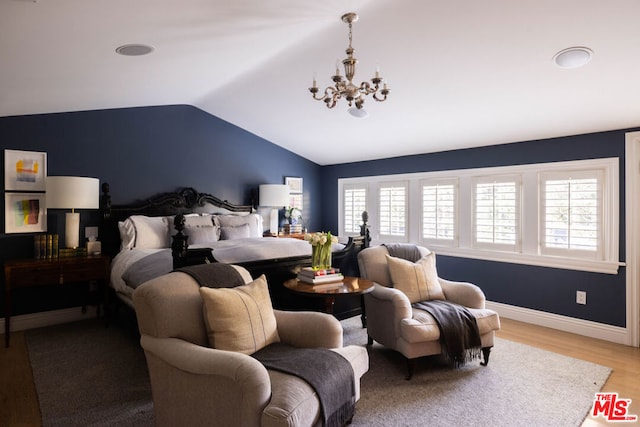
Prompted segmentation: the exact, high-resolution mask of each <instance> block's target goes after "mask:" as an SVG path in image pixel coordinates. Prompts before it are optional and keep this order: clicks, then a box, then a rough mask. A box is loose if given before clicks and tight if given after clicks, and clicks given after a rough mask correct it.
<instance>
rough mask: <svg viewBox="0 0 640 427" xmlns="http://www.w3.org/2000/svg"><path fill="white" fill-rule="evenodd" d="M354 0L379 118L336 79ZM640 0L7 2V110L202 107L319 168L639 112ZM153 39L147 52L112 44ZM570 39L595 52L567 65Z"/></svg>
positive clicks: (634, 121)
mask: <svg viewBox="0 0 640 427" xmlns="http://www.w3.org/2000/svg"><path fill="white" fill-rule="evenodd" d="M350 11H355V12H357V13H358V14H359V16H360V20H359V21H358V22H357V23H355V24H354V29H353V47H354V48H355V57H356V58H358V59H359V60H360V64H359V66H358V68H357V71H356V76H355V78H354V81H355V82H356V83H359V82H361V81H363V80H368V79H370V78H371V77H372V76H373V73H374V72H375V69H376V66H379V67H380V70H381V74H382V75H383V77H385V78H386V79H387V81H388V83H389V86H390V88H391V89H392V92H391V94H390V95H389V99H388V100H387V101H386V102H383V103H379V102H375V101H374V100H373V99H369V100H367V102H366V104H365V108H366V109H367V111H368V112H369V117H368V118H366V119H357V118H354V117H352V116H350V115H349V114H347V112H346V109H347V107H346V103H345V101H344V100H342V101H341V103H340V104H338V106H336V108H334V109H332V110H329V109H327V108H326V107H325V106H324V103H323V102H321V101H314V100H312V99H311V95H310V94H309V92H308V90H307V89H308V87H309V86H310V85H311V80H312V76H313V74H314V72H315V73H317V80H318V85H319V86H321V88H324V87H325V86H327V85H329V83H331V81H330V76H331V75H332V74H333V72H334V70H335V63H336V60H337V59H340V60H342V59H343V58H344V57H345V53H344V49H345V48H346V47H347V44H348V39H347V30H348V28H347V25H346V24H344V23H343V22H342V21H341V20H340V16H341V15H342V14H343V13H345V12H350ZM638 17H640V1H638V0H610V1H602V0H519V1H513V0H485V1H482V2H479V1H469V0H466V1H463V0H440V1H434V0H428V1H415V0H375V1H373V0H322V1H317V0H316V1H312V0H227V1H223V0H136V1H131V0H37V1H35V2H34V1H32V0H0V116H13V115H23V114H37V113H52V112H65V111H80V110H95V109H106V108H121V107H134V106H149V105H168V104H190V105H194V106H196V107H198V108H201V109H202V110H205V111H207V112H209V113H211V114H213V115H215V116H218V117H220V118H222V119H224V120H226V121H228V122H231V123H233V124H235V125H237V126H240V127H242V128H244V129H246V130H248V131H250V132H252V133H254V134H256V135H259V136H261V137H263V138H265V139H267V140H269V141H271V142H273V143H275V144H277V145H280V146H282V147H284V148H286V149H289V150H291V151H293V152H295V153H297V154H299V155H301V156H303V157H306V158H308V159H310V160H312V161H314V162H316V163H318V164H321V165H326V164H334V163H344V162H350V161H357V160H368V159H376V158H383V157H393V156H399V155H407V154H416V153H427V152H434V151H443V150H448V149H456V148H465V147H474V146H481V145H492V144H501V143H507V142H515V141H524V140H533V139H542V138H549V137H555V136H564V135H574V134H580V133H588V132H594V131H603V130H612V129H622V128H628V127H636V126H640V102H638V95H640V76H639V75H638V70H640V25H638V23H637V20H638ZM129 43H143V44H149V45H152V46H153V47H154V48H155V51H154V52H153V53H152V54H150V55H147V56H140V57H125V56H121V55H118V54H116V53H115V48H116V47H118V46H120V45H123V44H129ZM570 46H587V47H589V48H591V49H592V50H593V51H594V52H595V54H594V58H593V60H592V61H591V62H590V63H589V64H587V65H586V66H585V67H583V68H580V69H574V70H564V69H560V68H557V67H555V66H554V65H553V63H552V60H551V59H552V57H553V55H554V54H555V53H556V52H558V51H560V50H562V49H564V48H567V47H570Z"/></svg>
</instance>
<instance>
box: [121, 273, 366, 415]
mask: <svg viewBox="0 0 640 427" xmlns="http://www.w3.org/2000/svg"><path fill="white" fill-rule="evenodd" d="M234 268H235V269H236V270H237V271H238V272H239V273H240V274H241V275H242V279H243V281H244V282H245V283H250V282H252V278H251V276H250V274H249V273H248V272H247V270H245V269H244V268H242V267H237V266H234ZM203 298H204V297H203V296H201V292H200V286H199V284H198V283H197V282H196V280H194V278H192V277H191V276H190V275H188V274H185V273H182V272H172V273H169V274H166V275H164V276H161V277H158V278H155V279H153V280H150V281H148V282H146V283H144V284H142V285H141V286H139V287H138V288H137V289H136V291H135V292H134V294H133V302H134V305H135V309H136V315H137V318H138V327H139V330H140V334H141V338H140V342H141V345H142V347H143V349H144V352H145V356H146V359H147V366H148V370H149V376H150V380H151V389H152V394H153V404H154V413H155V423H156V425H158V426H178V425H185V426H186V425H188V426H198V425H201V426H205V425H207V426H210V425H216V426H316V425H320V424H321V422H322V419H321V417H320V415H319V414H320V403H319V400H318V397H317V395H316V393H315V391H314V389H313V388H312V387H311V386H309V384H307V383H306V382H305V381H303V380H302V379H300V378H298V377H296V376H293V375H289V374H285V373H282V372H277V371H272V370H268V369H266V368H265V367H264V365H263V364H261V363H260V362H259V361H257V360H256V359H254V358H253V357H251V356H250V355H247V354H244V353H241V352H237V351H228V350H220V349H217V348H211V347H210V345H209V343H210V336H209V335H208V334H209V333H210V331H208V330H207V329H208V327H209V325H208V324H207V322H208V320H207V319H205V315H203V311H205V307H204V305H203V301H204V300H203ZM205 299H206V298H205ZM273 314H274V316H275V322H276V325H277V334H278V336H279V340H280V342H282V343H287V344H290V345H292V346H296V347H319V348H326V349H331V350H332V351H335V352H336V353H338V354H340V355H342V356H343V357H344V358H345V359H346V360H347V361H348V362H349V364H350V365H351V367H352V368H353V374H354V379H355V381H354V384H355V398H356V400H357V399H359V396H360V377H361V376H362V375H363V374H364V373H365V372H366V371H367V370H368V368H369V358H368V355H367V351H366V348H365V347H362V346H347V347H343V346H342V326H341V324H340V322H338V321H337V320H336V319H335V318H334V317H333V316H330V315H327V314H324V313H315V312H284V311H278V310H273Z"/></svg>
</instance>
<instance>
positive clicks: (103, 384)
mask: <svg viewBox="0 0 640 427" xmlns="http://www.w3.org/2000/svg"><path fill="white" fill-rule="evenodd" d="M25 337H26V342H27V348H28V350H29V358H30V361H31V369H32V371H33V378H34V382H35V385H36V392H37V393H38V401H39V403H40V412H41V413H42V424H43V426H60V427H62V426H65V427H66V426H138V425H153V403H152V400H151V385H150V383H149V375H148V373H147V367H146V361H145V358H144V352H143V351H142V349H141V348H140V345H139V341H138V337H137V336H136V334H135V333H134V331H131V330H125V329H123V328H122V327H119V326H117V325H113V326H111V327H109V328H106V327H105V325H104V321H103V320H94V319H92V320H84V321H81V322H74V323H68V324H64V325H56V326H51V327H47V328H40V329H32V330H29V331H27V332H26V333H25Z"/></svg>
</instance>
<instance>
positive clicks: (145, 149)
mask: <svg viewBox="0 0 640 427" xmlns="http://www.w3.org/2000/svg"><path fill="white" fill-rule="evenodd" d="M13 3H16V4H19V5H20V6H21V7H23V6H26V7H31V6H36V7H38V6H41V5H42V3H45V2H44V1H41V3H36V4H34V5H32V4H31V3H30V2H19V1H15V2H13ZM336 9H340V10H342V8H338V7H337V8H336ZM333 12H334V11H331V13H333ZM328 14H329V13H328V12H327V15H328ZM3 16H7V15H3ZM365 16H366V15H365ZM332 18H333V17H332ZM327 20H328V18H327ZM365 23H366V20H365V18H364V16H363V18H362V22H359V23H358V26H356V27H355V30H354V31H355V32H356V35H357V34H358V30H359V29H363V28H366V27H365V25H366V24H365ZM380 24H381V25H382V23H380ZM340 25H341V23H336V24H335V26H334V27H332V29H333V31H334V32H335V33H336V35H335V38H332V40H334V39H335V43H329V44H330V45H331V48H330V49H329V48H326V46H324V47H323V49H327V50H331V55H330V57H329V59H326V60H320V61H318V62H319V63H322V62H326V61H329V65H332V64H333V60H334V56H335V55H342V49H343V44H344V42H345V37H344V35H345V34H344V31H343V30H344V28H343V27H342V26H340ZM369 25H370V24H369ZM363 33H364V31H363ZM366 34H368V35H367V36H365V35H364V34H363V35H362V36H361V37H358V38H357V39H356V40H357V41H358V42H357V43H356V41H354V43H356V44H355V46H356V47H357V48H358V52H362V53H363V54H364V53H365V52H366V51H367V50H369V49H371V50H376V47H375V46H372V45H369V46H367V45H366V44H364V43H365V41H364V40H363V39H364V38H366V37H369V35H370V34H371V31H369V32H368V33H366ZM332 37H333V36H332ZM129 41H130V40H126V41H124V42H129ZM379 55H380V58H379V60H380V62H381V65H382V67H383V70H384V69H386V68H387V67H389V66H390V64H387V61H391V60H390V59H389V60H386V58H387V57H388V56H387V55H384V54H379ZM123 66H124V65H123ZM374 67H375V66H374ZM328 68H331V67H328ZM364 68H366V67H365V65H364V64H363V66H362V71H361V72H362V73H365V74H367V73H368V72H367V71H366V70H365V69H364ZM312 72H313V70H311V71H310V73H307V74H309V76H310V75H311V73H312ZM318 72H319V74H320V75H323V76H324V75H325V74H326V75H327V76H328V74H329V72H326V73H325V72H322V71H321V69H318ZM305 73H306V71H305ZM307 77H308V76H307V75H305V76H303V77H302V78H301V79H300V80H301V86H300V87H301V90H300V92H301V95H300V100H299V103H300V104H304V105H306V104H305V103H309V104H311V109H312V110H313V114H316V113H317V115H318V116H322V117H323V119H324V116H325V115H326V114H333V113H340V112H338V111H325V109H323V106H322V105H319V103H316V102H313V101H312V100H310V99H308V93H306V87H307V86H308V85H309V82H307V80H310V78H307ZM362 77H363V78H364V77H365V76H362ZM212 79H215V78H214V77H212ZM393 80H394V81H393V87H394V89H396V92H392V93H397V90H398V89H399V87H401V85H402V84H403V83H401V82H400V81H398V80H402V79H401V78H400V77H399V76H398V77H396V78H394V79H393ZM411 80H413V78H409V83H410V81H411ZM618 80H623V79H618ZM271 82H273V80H272V81H271ZM2 83H3V86H4V84H5V81H2ZM7 84H8V83H7ZM236 84H240V82H238V83H236ZM265 84H266V83H265ZM291 84H292V83H291ZM405 84H406V83H405ZM634 84H635V83H633V82H631V81H629V82H628V83H626V85H627V91H628V92H633V91H634V90H635V86H634ZM41 89H42V88H41ZM251 89H255V87H252V88H251ZM603 90H604V89H603ZM88 92H90V91H88ZM233 92H234V90H233V86H232V87H231V89H229V91H224V92H223V93H219V94H217V96H216V101H220V99H221V98H222V99H224V96H230V97H232V94H233ZM76 96H78V99H79V95H76ZM32 97H35V98H37V96H36V95H32ZM220 97H221V98H220ZM25 98H26V97H25ZM399 99H401V97H400V98H399ZM2 102H3V105H5V109H3V112H4V111H9V112H8V113H3V114H2V116H3V117H1V118H0V144H1V145H0V148H1V149H21V150H34V151H45V152H47V153H48V167H49V173H50V174H51V175H65V174H71V175H86V176H95V177H99V178H100V180H101V181H104V182H109V183H110V185H111V189H112V193H113V202H114V203H127V202H130V201H132V200H135V199H137V198H141V197H147V196H148V195H149V194H153V193H155V192H162V191H168V190H173V189H175V188H176V187H178V186H194V187H195V188H197V189H198V190H200V191H206V192H209V193H211V194H214V195H216V196H218V197H220V198H224V199H228V200H230V201H232V202H234V203H248V202H249V200H250V194H249V192H250V190H251V189H255V188H256V187H257V186H258V185H259V184H263V183H282V182H283V177H284V176H300V177H303V178H304V191H305V213H304V214H305V219H307V220H308V221H309V225H308V227H309V229H310V230H316V229H332V230H334V229H337V227H338V218H337V214H336V212H337V203H338V201H337V179H338V177H346V176H359V175H365V174H368V172H367V171H368V170H376V171H378V170H380V174H383V173H384V174H387V173H388V174H391V173H407V172H415V171H423V170H428V169H429V168H433V167H434V165H443V164H444V165H446V166H447V167H449V168H452V169H458V168H468V167H479V166H496V165H504V164H511V163H523V162H529V161H535V162H543V161H544V162H547V161H559V160H569V159H577V158H590V157H619V158H620V159H621V161H622V163H621V186H620V189H621V191H623V189H624V182H623V179H624V175H623V173H622V171H623V170H624V166H623V165H624V162H623V160H624V158H625V152H624V150H625V132H626V130H627V129H629V130H635V129H637V126H638V125H639V124H640V123H637V122H629V121H628V119H627V118H626V117H625V118H624V119H622V118H621V119H620V120H619V121H617V123H619V125H617V126H613V127H612V126H608V127H602V128H598V129H593V128H591V125H590V123H589V122H590V121H594V120H595V119H594V118H593V117H592V116H587V114H586V113H585V114H584V115H585V117H584V118H582V119H581V120H578V119H580V118H575V117H574V120H575V121H576V122H577V121H580V123H582V126H583V128H581V129H584V128H589V129H592V130H591V131H589V132H587V131H578V132H574V133H564V134H562V135H573V134H576V135H577V136H562V137H558V138H555V139H546V138H551V137H554V136H557V135H560V134H553V135H545V136H544V137H538V138H520V139H504V138H499V139H496V140H495V142H494V140H491V141H489V142H488V143H491V144H493V143H498V142H500V143H506V142H512V143H513V144H503V145H494V146H491V147H484V148H480V147H478V148H466V149H460V150H456V151H444V150H442V149H439V150H438V149H436V150H433V151H438V152H433V153H432V152H430V151H432V150H428V149H425V150H422V151H418V152H417V153H426V154H415V155H412V156H410V157H400V158H395V156H397V155H401V154H407V153H398V152H397V151H394V152H393V154H390V155H386V156H384V157H387V159H381V160H378V161H371V162H370V163H368V162H362V163H360V162H357V163H355V164H341V163H343V162H342V161H336V162H332V163H325V162H318V163H316V162H313V161H310V160H308V159H307V158H305V157H303V156H301V155H297V154H294V152H293V151H289V150H287V149H284V148H282V147H280V146H278V145H275V144H273V143H272V142H270V140H268V139H265V138H262V137H259V136H256V134H255V133H252V132H250V131H247V130H244V129H243V128H242V127H237V126H235V125H233V124H231V123H229V121H230V120H225V119H221V118H218V117H216V115H215V114H214V115H212V114H209V113H208V112H206V111H204V110H203V109H200V108H197V107H193V106H191V105H182V104H185V103H184V102H174V103H171V102H164V101H156V102H152V103H143V104H131V106H138V105H145V106H144V107H139V108H119V107H124V106H123V105H119V104H118V103H117V102H115V101H114V102H113V103H107V102H105V103H104V104H95V105H94V106H93V107H91V108H79V110H87V111H76V108H75V106H70V107H67V108H63V107H58V106H57V105H54V106H49V105H42V106H41V107H39V108H37V109H34V110H31V111H23V112H16V111H14V110H10V109H8V108H9V107H8V106H7V105H8V104H9V103H10V102H14V100H13V99H12V100H10V101H9V100H3V101H2ZM236 102H237V103H238V104H235V103H236ZM282 102H283V103H286V101H282ZM397 102H401V101H397ZM402 102H404V101H402ZM585 102H586V101H585ZM164 104H179V105H164ZM65 105H66V104H65ZM146 105H150V106H148V107H147V106H146ZM234 105H235V107H236V108H238V109H241V107H242V105H241V103H240V102H239V101H238V100H235V101H234ZM390 105H391V101H388V102H387V103H383V104H380V105H372V108H374V107H375V108H376V109H375V113H376V114H377V115H378V117H384V115H385V108H388V107H390ZM631 107H632V103H631V102H627V103H625V104H623V105H622V107H618V108H617V109H613V108H611V110H614V111H619V110H628V111H625V114H628V113H629V111H630V110H631V109H632V108H631ZM305 108H306V107H305ZM477 108H478V110H480V109H481V107H480V106H477ZM89 110H92V111H89ZM45 112H51V114H39V113H45ZM372 113H373V110H372ZM589 113H590V114H593V113H591V112H590V111H589ZM620 114H621V112H620ZM318 116H313V120H315V119H316V117H318ZM639 116H640V115H638V114H636V117H639ZM567 120H568V119H567ZM372 121H373V120H371V118H370V120H369V122H368V123H369V125H368V126H371V123H372ZM380 121H381V122H382V123H383V124H384V123H385V121H386V119H381V120H380ZM469 122H470V123H472V124H473V129H477V122H476V121H475V120H471V119H469ZM323 123H324V122H320V121H319V122H318V123H317V124H315V123H312V125H311V126H309V128H310V129H316V130H317V131H320V130H322V129H324V128H326V127H327V126H326V125H324V124H323ZM286 125H287V120H284V121H282V122H275V123H274V125H273V126H274V127H282V126H286ZM316 126H317V128H316ZM538 126H541V125H540V124H538ZM599 130H603V131H605V130H606V132H598V131H599ZM385 134H386V135H387V137H389V136H388V132H386V133H385ZM354 145H356V147H355V148H354V150H355V151H358V152H366V151H367V147H366V146H362V145H361V144H354ZM388 145H392V146H393V145H395V144H388ZM345 156H346V153H345ZM345 158H346V157H345ZM352 161H356V159H353V160H352ZM334 163H335V164H334ZM439 167H440V166H439ZM624 207H625V204H624V197H621V199H620V215H621V217H622V218H625V214H624V212H625V211H624ZM55 220H57V223H55V224H52V225H51V227H52V229H53V228H54V227H61V224H60V221H62V219H61V217H60V215H56V216H55ZM55 220H54V221H55ZM620 235H621V236H620V237H621V239H620V245H621V260H622V261H624V260H625V258H624V257H623V256H622V255H623V254H624V252H625V251H624V247H625V236H626V235H628V233H625V221H624V220H622V219H621V221H620ZM0 239H1V240H0V258H2V259H3V260H4V259H9V258H14V257H19V256H28V255H29V254H30V253H31V243H30V241H28V239H25V238H24V237H22V236H17V235H2V236H1V237H0ZM462 268H464V269H465V270H467V271H473V279H474V280H475V279H477V280H479V281H481V282H483V285H484V286H486V287H487V294H488V298H489V299H490V300H491V299H492V297H493V298H496V299H499V301H500V302H501V303H504V304H507V305H511V306H514V307H524V308H530V309H533V310H535V311H534V313H538V311H540V312H539V313H538V314H540V315H541V316H544V314H543V313H547V312H549V311H551V312H552V313H554V314H557V315H559V316H562V319H569V321H572V319H587V320H592V321H594V322H596V323H602V324H604V325H606V328H605V331H607V332H608V331H610V329H611V328H613V329H614V330H619V329H620V328H625V327H628V326H629V325H627V317H626V315H627V307H628V305H627V304H628V293H627V290H626V279H627V277H626V275H627V273H626V271H627V270H628V268H629V267H627V268H621V269H620V270H619V272H618V274H617V275H599V274H589V273H580V272H573V271H569V270H551V271H548V272H545V281H544V283H542V284H541V283H531V282H526V281H525V282H522V283H519V284H518V285H517V287H514V285H513V283H512V282H511V280H510V277H511V276H513V274H517V275H519V276H526V277H531V276H532V274H531V273H532V271H533V272H536V273H537V271H538V270H537V269H535V268H526V267H515V272H514V271H511V270H510V271H509V272H508V273H505V266H504V265H500V264H496V263H491V262H478V261H470V260H463V259H460V260H456V259H447V260H446V262H443V264H442V269H443V275H447V274H449V275H452V276H455V275H456V273H455V272H456V271H459V270H461V269H462ZM576 282H578V283H587V284H588V286H589V289H588V293H589V303H588V304H587V306H586V307H584V308H583V307H578V306H577V305H576V304H575V301H574V298H573V297H574V296H575V290H576V289H575V283H576ZM532 289H535V290H536V291H537V292H533V291H532ZM560 295H562V297H561V296H560ZM635 295H636V298H637V295H638V294H637V292H636V294H635ZM34 298H40V296H39V295H36V296H34ZM560 298H563V300H562V301H557V303H558V304H556V305H557V307H556V306H554V307H552V308H550V307H549V305H548V304H549V301H550V300H558V299H560ZM43 299H44V300H46V302H41V301H38V302H34V301H33V298H29V297H26V298H24V299H23V300H22V301H21V302H19V307H17V308H16V314H30V313H34V312H36V311H40V310H42V309H43V307H42V306H43V305H45V306H46V308H45V309H49V310H53V309H65V308H68V307H70V305H69V304H68V296H61V295H55V294H51V295H45V296H44V298H43ZM541 299H544V301H543V300H541ZM592 303H593V304H592ZM578 310H582V311H581V312H578ZM527 313H528V312H527ZM587 325H591V324H587ZM587 328H588V326H587ZM636 329H637V328H636Z"/></svg>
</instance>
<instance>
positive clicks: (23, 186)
mask: <svg viewBox="0 0 640 427" xmlns="http://www.w3.org/2000/svg"><path fill="white" fill-rule="evenodd" d="M46 176H47V153H41V152H38V151H19V150H4V189H5V190H6V191H42V192H44V191H45V190H46V184H45V177H46Z"/></svg>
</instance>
